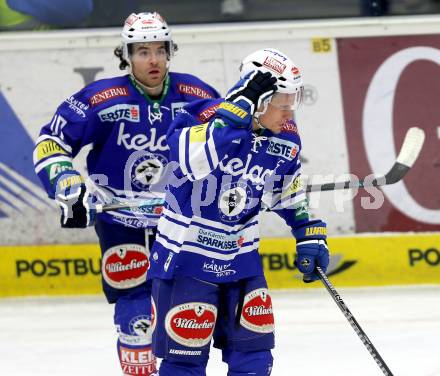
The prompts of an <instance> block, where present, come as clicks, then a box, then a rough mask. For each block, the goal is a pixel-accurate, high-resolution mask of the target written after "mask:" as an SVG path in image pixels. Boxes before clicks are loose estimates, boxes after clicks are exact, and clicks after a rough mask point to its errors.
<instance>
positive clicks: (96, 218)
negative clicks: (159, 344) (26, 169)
mask: <svg viewBox="0 0 440 376" xmlns="http://www.w3.org/2000/svg"><path fill="white" fill-rule="evenodd" d="M176 50H177V46H176V45H175V44H174V43H173V40H172V36H171V31H170V29H169V27H168V25H167V23H166V22H165V20H164V19H163V18H162V17H161V16H160V15H159V14H158V13H139V14H131V15H130V16H129V17H128V18H127V20H126V21H125V24H124V26H123V30H122V45H121V46H120V47H118V48H117V49H116V50H115V54H116V55H117V56H118V57H119V59H120V68H121V69H127V70H128V74H127V75H124V76H120V77H114V78H110V79H103V80H99V81H96V82H93V83H91V84H90V85H88V86H86V87H85V88H84V89H82V90H81V91H79V92H78V93H76V94H74V95H72V96H70V97H69V98H67V99H66V100H65V101H64V102H63V103H62V104H61V105H60V106H59V107H58V109H57V111H56V113H55V115H54V117H53V118H52V120H51V121H50V123H49V124H47V125H45V126H44V127H43V128H42V130H41V133H40V136H39V137H38V139H37V141H36V147H35V152H34V163H35V170H36V172H37V174H38V176H39V177H40V179H41V181H42V182H43V185H44V187H45V189H46V190H47V193H48V195H49V197H51V198H55V200H56V202H57V203H58V204H59V205H60V207H61V209H62V210H61V226H62V227H68V228H82V227H87V226H89V225H91V224H93V223H95V229H96V232H97V234H98V237H99V242H100V246H101V251H102V283H103V290H104V293H105V295H106V297H107V300H108V301H109V302H110V303H115V315H114V322H115V325H116V327H117V329H118V332H119V338H118V344H117V348H118V355H119V359H120V363H121V366H122V370H123V373H124V375H152V374H154V373H155V372H156V360H155V358H154V356H153V355H152V353H151V328H150V327H151V321H152V317H151V310H150V308H151V304H150V282H147V281H146V274H147V269H148V266H149V245H150V244H152V242H153V240H154V237H155V232H156V231H155V229H156V226H157V219H158V216H159V214H160V213H161V211H162V205H163V196H164V192H163V188H161V189H159V188H160V187H163V186H164V185H163V184H162V185H161V184H156V183H158V182H159V181H160V179H161V178H162V173H163V171H164V169H165V167H166V166H167V163H168V161H169V148H168V145H167V142H166V132H167V130H168V127H169V124H170V123H171V121H172V120H173V119H174V117H175V116H176V113H177V112H178V111H179V110H180V109H181V108H182V107H183V106H184V105H185V104H187V103H189V102H192V101H195V100H199V99H202V98H216V97H218V93H217V92H216V91H215V90H214V89H213V88H212V87H210V86H209V85H207V84H206V83H204V82H203V81H201V80H200V79H198V78H197V77H194V76H192V75H189V74H181V73H173V72H169V64H170V60H171V58H172V56H173V54H174V52H175V51H176ZM86 145H91V150H90V152H89V154H88V156H87V170H88V174H89V177H90V181H89V182H90V183H91V186H92V188H93V193H94V195H95V196H98V198H99V201H101V202H104V203H118V202H121V201H123V202H125V201H127V200H130V201H132V202H137V201H138V200H142V201H145V200H149V202H150V203H151V205H150V206H148V207H144V208H143V210H141V211H138V212H133V211H130V210H117V211H112V212H106V213H101V214H97V213H96V210H95V209H94V206H93V205H92V203H91V200H90V193H89V189H88V188H89V186H88V188H86V185H85V184H84V179H83V177H82V176H81V175H80V173H79V172H77V171H76V170H75V169H74V166H73V164H72V159H73V158H74V157H75V156H76V155H77V154H78V152H79V151H80V150H81V149H82V148H83V147H84V146H86ZM158 187H159V188H158Z"/></svg>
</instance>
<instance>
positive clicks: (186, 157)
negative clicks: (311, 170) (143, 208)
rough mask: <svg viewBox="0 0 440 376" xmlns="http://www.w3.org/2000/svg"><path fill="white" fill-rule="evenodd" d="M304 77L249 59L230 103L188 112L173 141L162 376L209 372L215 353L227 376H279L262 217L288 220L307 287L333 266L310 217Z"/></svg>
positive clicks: (163, 259) (159, 330)
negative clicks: (300, 115) (301, 123)
mask: <svg viewBox="0 0 440 376" xmlns="http://www.w3.org/2000/svg"><path fill="white" fill-rule="evenodd" d="M302 92H303V84H302V79H301V74H300V71H299V69H298V67H296V66H295V65H294V64H293V63H292V61H291V60H290V59H289V58H288V57H287V56H286V55H285V54H283V53H282V52H280V51H278V50H275V49H271V48H267V49H263V50H259V51H256V52H255V53H253V54H251V55H249V56H248V57H246V58H245V59H244V60H243V62H242V65H241V80H240V81H239V82H238V83H237V85H235V86H234V87H233V88H232V89H231V90H230V91H229V93H228V95H227V96H226V98H225V99H216V100H205V101H201V102H194V103H192V104H189V105H187V106H186V107H185V108H184V110H183V111H182V112H181V113H180V114H179V115H178V117H177V118H176V120H175V121H174V122H173V124H172V127H171V128H170V130H169V132H168V136H167V140H168V142H169V145H170V155H171V159H172V160H173V161H174V162H176V163H177V165H178V168H177V169H176V170H175V172H174V174H175V180H174V181H173V182H172V184H170V185H169V187H168V190H167V194H166V199H165V201H166V204H165V208H164V211H163V214H162V216H161V218H160V219H159V225H158V233H157V237H156V242H155V244H154V245H153V249H152V254H151V265H150V270H149V278H153V290H152V301H153V310H154V312H155V316H156V320H155V322H154V327H155V329H154V331H153V352H154V354H155V355H156V356H157V357H159V358H162V363H161V366H160V371H159V373H160V376H187V375H205V374H206V371H205V369H206V364H207V361H208V356H209V346H210V342H211V339H212V338H214V346H215V347H218V348H220V349H222V355H223V361H224V362H226V363H227V364H228V375H229V376H238V375H257V376H267V375H270V373H271V369H272V361H273V359H272V355H271V349H272V348H273V347H274V317H273V311H272V302H271V297H270V293H269V291H268V289H267V284H266V280H265V278H264V274H263V269H262V263H261V261H260V257H259V254H258V243H259V230H258V216H259V213H260V211H261V210H262V209H270V210H271V211H273V212H275V213H277V214H279V215H280V216H281V217H282V218H283V219H284V220H285V221H286V223H287V224H288V225H289V226H290V227H291V229H292V233H293V235H294V236H295V238H296V240H297V246H296V251H297V259H296V263H297V266H298V269H299V270H300V271H301V272H302V273H304V281H305V282H312V281H314V280H316V279H317V275H316V274H315V272H314V271H315V266H320V267H322V268H323V269H324V270H326V268H327V266H328V262H329V255H328V249H327V246H326V224H325V223H324V222H322V221H321V220H310V219H309V215H308V209H307V200H306V195H305V192H304V190H303V188H302V183H301V177H300V161H299V154H300V151H301V141H300V137H299V135H298V130H297V127H296V125H295V123H294V121H293V112H294V111H295V110H297V108H298V106H299V104H300V102H301V100H302Z"/></svg>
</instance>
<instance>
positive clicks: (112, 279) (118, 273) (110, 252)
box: [102, 244, 149, 289]
mask: <svg viewBox="0 0 440 376" xmlns="http://www.w3.org/2000/svg"><path fill="white" fill-rule="evenodd" d="M148 266H149V262H148V256H147V251H146V249H145V247H143V246H141V245H139V244H121V245H118V246H115V247H112V248H109V249H107V251H105V253H104V256H103V258H102V275H103V277H104V279H105V281H106V282H107V283H108V284H109V285H110V286H112V287H114V288H119V289H127V288H130V287H134V286H138V285H140V284H141V283H142V282H144V281H145V279H146V277H147V270H148Z"/></svg>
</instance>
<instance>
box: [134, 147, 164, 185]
mask: <svg viewBox="0 0 440 376" xmlns="http://www.w3.org/2000/svg"><path fill="white" fill-rule="evenodd" d="M167 163H168V160H167V159H166V158H165V157H164V156H162V155H160V154H153V153H147V154H144V155H143V156H142V157H140V158H139V159H137V160H136V161H135V162H134V163H133V166H132V168H131V182H132V184H133V185H134V186H136V187H137V188H139V189H144V190H148V189H149V186H150V185H152V184H157V183H158V182H159V180H160V178H161V176H162V174H163V171H164V169H165V166H166V165H167Z"/></svg>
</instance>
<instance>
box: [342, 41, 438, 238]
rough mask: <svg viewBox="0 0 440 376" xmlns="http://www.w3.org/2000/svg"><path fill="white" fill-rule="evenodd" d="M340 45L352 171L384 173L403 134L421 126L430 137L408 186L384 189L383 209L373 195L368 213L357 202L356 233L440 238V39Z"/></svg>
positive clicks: (345, 43) (343, 42)
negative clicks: (408, 233) (428, 233)
mask: <svg viewBox="0 0 440 376" xmlns="http://www.w3.org/2000/svg"><path fill="white" fill-rule="evenodd" d="M337 44H338V58H339V73H340V79H341V91H342V100H343V108H344V120H345V127H346V135H347V144H348V151H349V164H350V171H351V172H353V173H354V174H356V175H357V176H359V177H364V176H366V175H369V174H371V173H374V174H378V175H380V174H383V173H386V172H387V171H388V169H389V168H390V167H391V166H392V164H393V161H394V160H395V159H396V157H397V155H396V154H397V153H398V151H399V148H400V146H401V144H402V142H403V139H404V136H405V133H406V131H407V130H408V129H409V128H410V127H414V126H418V127H420V128H422V129H423V130H424V131H425V133H426V140H425V144H424V146H423V149H422V151H421V154H420V157H419V159H418V160H417V161H416V163H415V164H414V167H413V168H412V169H411V170H410V171H409V173H408V174H407V176H406V177H405V179H404V180H403V181H402V182H399V183H397V184H395V185H390V186H386V187H384V188H383V190H382V191H383V192H384V196H385V197H384V198H385V199H384V201H383V203H381V202H380V200H377V199H376V196H375V195H374V196H371V197H370V198H371V201H372V202H371V203H370V204H369V205H366V204H368V203H366V202H365V200H364V201H363V202H361V198H360V195H358V196H357V197H356V198H355V205H354V211H355V221H356V231H357V232H365V231H373V232H376V231H439V230H440V106H439V98H440V35H420V36H394V37H368V38H341V39H338V41H337ZM364 197H365V195H364ZM369 207H370V208H369Z"/></svg>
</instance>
